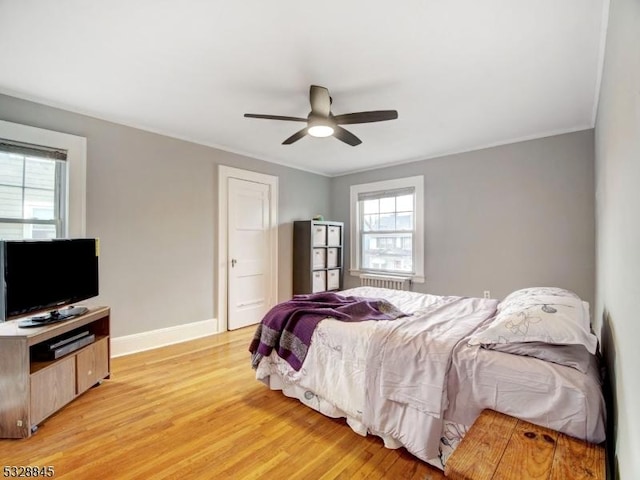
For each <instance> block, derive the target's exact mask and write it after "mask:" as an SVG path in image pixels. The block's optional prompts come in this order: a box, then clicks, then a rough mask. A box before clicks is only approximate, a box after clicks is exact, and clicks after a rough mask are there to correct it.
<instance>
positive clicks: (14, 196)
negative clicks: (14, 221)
mask: <svg viewBox="0 0 640 480" xmlns="http://www.w3.org/2000/svg"><path fill="white" fill-rule="evenodd" d="M0 218H22V188H20V187H10V186H5V185H0Z"/></svg>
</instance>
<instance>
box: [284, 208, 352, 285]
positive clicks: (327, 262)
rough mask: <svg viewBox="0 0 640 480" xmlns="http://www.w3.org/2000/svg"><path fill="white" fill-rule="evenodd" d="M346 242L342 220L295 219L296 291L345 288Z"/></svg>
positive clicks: (294, 260) (294, 257)
mask: <svg viewBox="0 0 640 480" xmlns="http://www.w3.org/2000/svg"><path fill="white" fill-rule="evenodd" d="M343 243H344V224H343V223H342V222H328V221H326V222H325V221H316V220H299V221H295V222H293V293H294V294H296V295H297V294H304V293H319V292H324V291H327V290H341V289H342V277H343V270H344V268H343V254H344V252H343Z"/></svg>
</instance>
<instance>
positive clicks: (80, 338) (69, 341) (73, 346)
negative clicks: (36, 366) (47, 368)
mask: <svg viewBox="0 0 640 480" xmlns="http://www.w3.org/2000/svg"><path fill="white" fill-rule="evenodd" d="M95 339H96V336H95V334H93V333H91V332H90V331H89V330H74V331H72V332H70V333H68V334H66V335H61V336H59V337H55V338H52V339H51V340H50V341H48V342H44V343H41V344H39V345H36V346H35V347H34V348H33V351H32V353H33V359H34V360H39V361H49V360H55V359H57V358H60V357H63V356H64V355H67V354H69V353H72V352H75V351H76V350H79V349H81V348H82V347H84V346H86V345H89V344H91V343H93V342H94V341H95Z"/></svg>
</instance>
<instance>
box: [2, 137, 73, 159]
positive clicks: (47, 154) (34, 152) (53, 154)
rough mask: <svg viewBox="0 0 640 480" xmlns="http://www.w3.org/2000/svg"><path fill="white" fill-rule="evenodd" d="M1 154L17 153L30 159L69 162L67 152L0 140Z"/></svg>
mask: <svg viewBox="0 0 640 480" xmlns="http://www.w3.org/2000/svg"><path fill="white" fill-rule="evenodd" d="M0 152H5V153H17V154H19V155H25V156H28V157H39V158H47V159H50V160H61V161H66V160H67V151H66V150H63V149H59V148H50V147H45V146H42V145H31V144H29V143H20V142H14V141H10V140H5V139H2V138H0Z"/></svg>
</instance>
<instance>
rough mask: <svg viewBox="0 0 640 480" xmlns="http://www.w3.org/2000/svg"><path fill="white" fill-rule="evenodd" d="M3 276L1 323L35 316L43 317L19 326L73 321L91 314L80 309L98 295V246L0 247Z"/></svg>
mask: <svg viewBox="0 0 640 480" xmlns="http://www.w3.org/2000/svg"><path fill="white" fill-rule="evenodd" d="M0 275H2V278H1V281H2V283H1V284H0V321H5V320H10V319H13V318H16V317H20V316H24V315H28V314H30V313H34V314H37V313H39V314H38V315H34V316H33V317H31V318H27V319H25V320H21V321H20V322H19V323H18V325H19V326H21V327H37V326H42V325H47V324H49V323H55V322H60V321H64V320H68V319H70V318H73V317H75V316H77V315H81V314H82V313H84V312H85V311H86V308H85V307H72V305H73V304H74V303H76V302H79V301H81V300H86V299H88V298H91V297H95V296H97V295H98V241H97V239H95V238H76V239H54V240H3V241H0ZM64 307H67V308H64ZM45 312H46V313H45Z"/></svg>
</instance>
